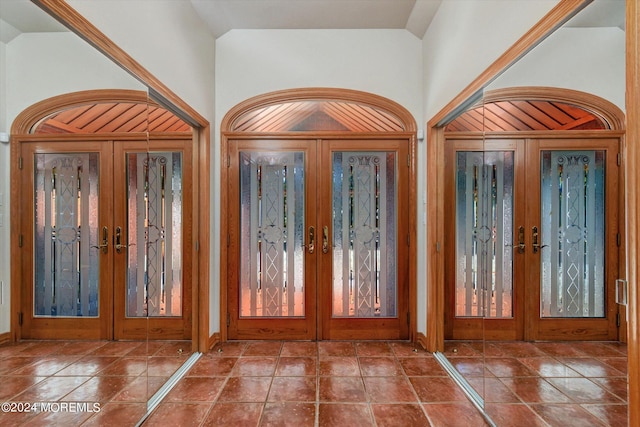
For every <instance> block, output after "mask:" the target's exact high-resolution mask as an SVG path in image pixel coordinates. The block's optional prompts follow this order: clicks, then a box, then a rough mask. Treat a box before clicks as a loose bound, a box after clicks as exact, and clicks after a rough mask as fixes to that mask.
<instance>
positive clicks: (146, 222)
mask: <svg viewBox="0 0 640 427" xmlns="http://www.w3.org/2000/svg"><path fill="white" fill-rule="evenodd" d="M182 191H183V188H182V153H180V152H149V153H128V154H127V218H128V224H127V233H126V235H127V237H128V243H127V242H124V241H123V242H122V243H123V244H126V245H127V246H126V251H127V317H147V316H148V317H177V316H181V315H182V286H183V283H182V281H183V280H182V263H183V259H182V244H183V243H182V232H183V231H182ZM116 234H117V230H116ZM123 238H124V237H123Z"/></svg>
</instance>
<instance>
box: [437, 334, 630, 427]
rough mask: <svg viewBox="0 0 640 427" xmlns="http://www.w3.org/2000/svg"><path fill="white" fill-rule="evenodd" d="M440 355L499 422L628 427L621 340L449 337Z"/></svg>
mask: <svg viewBox="0 0 640 427" xmlns="http://www.w3.org/2000/svg"><path fill="white" fill-rule="evenodd" d="M444 353H445V355H446V356H447V358H448V359H449V361H450V362H451V364H452V365H453V366H455V367H456V368H457V369H458V371H459V372H460V373H461V374H462V375H463V376H464V377H465V379H466V380H467V381H468V382H469V383H470V384H471V385H472V386H473V387H474V389H475V390H476V391H478V392H479V394H480V395H481V396H484V398H485V401H486V411H487V413H488V414H489V416H490V417H491V419H492V420H493V421H494V422H495V423H496V425H498V426H523V425H527V426H552V427H555V426H558V427H560V426H562V427H571V426H589V427H592V426H593V427H596V426H598V427H602V426H611V427H618V426H619V427H625V426H627V390H628V385H627V348H626V345H624V344H620V343H616V342H571V343H566V342H557V343H555V342H554V343H551V342H541V343H529V342H486V343H484V344H483V343H482V342H472V341H469V342H465V341H450V342H447V343H445V352H444ZM483 361H484V364H483Z"/></svg>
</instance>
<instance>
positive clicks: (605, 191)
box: [528, 139, 619, 340]
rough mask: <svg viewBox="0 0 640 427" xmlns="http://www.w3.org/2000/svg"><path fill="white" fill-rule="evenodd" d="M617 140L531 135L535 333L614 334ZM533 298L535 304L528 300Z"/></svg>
mask: <svg viewBox="0 0 640 427" xmlns="http://www.w3.org/2000/svg"><path fill="white" fill-rule="evenodd" d="M617 153H618V142H617V141H616V140H610V139H609V140H607V139H603V140H598V139H591V140H588V141H581V144H580V148H579V149H574V148H572V147H570V144H568V143H566V142H565V141H558V140H540V141H532V142H531V144H530V150H529V156H530V158H531V159H532V163H533V162H537V164H538V165H539V166H538V167H539V168H540V178H539V180H537V186H536V200H539V201H540V202H539V205H538V206H536V205H535V204H532V205H531V207H530V208H529V212H531V213H532V216H531V218H530V220H529V224H528V228H529V230H528V232H530V233H531V255H530V259H531V260H532V262H531V264H530V265H531V267H530V268H531V271H530V272H529V273H528V275H529V277H531V278H532V280H534V278H535V283H539V284H540V285H539V287H538V288H536V290H535V292H534V293H533V294H532V297H531V299H530V301H532V306H531V311H532V315H533V316H534V317H535V322H532V329H531V331H530V335H531V337H532V338H533V339H605V340H606V339H615V338H617V327H616V324H615V315H616V312H617V308H616V305H615V296H614V292H615V280H616V278H617V277H618V256H617V253H618V247H617V242H616V241H617V238H616V236H617V234H618V232H619V229H618V215H617V211H618V173H619V167H618V165H617ZM533 301H537V306H533Z"/></svg>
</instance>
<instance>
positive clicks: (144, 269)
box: [20, 138, 192, 340]
mask: <svg viewBox="0 0 640 427" xmlns="http://www.w3.org/2000/svg"><path fill="white" fill-rule="evenodd" d="M189 142H190V141H182V140H173V141H172V140H158V141H147V140H144V141H135V140H128V141H113V140H99V141H97V140H94V141H89V142H82V143H79V142H65V141H55V140H52V139H50V138H48V140H47V141H46V142H22V143H21V144H20V147H21V157H22V159H23V165H24V166H23V169H22V171H21V177H22V192H21V204H22V207H23V214H24V218H23V221H22V224H23V226H22V232H21V234H22V241H23V250H24V251H25V254H26V255H27V256H26V257H25V259H26V260H27V261H26V262H25V263H24V265H23V266H22V277H23V279H24V287H23V295H22V316H21V317H22V331H21V332H22V337H23V338H39V339H40V338H47V339H116V340H119V339H147V338H150V339H188V338H190V337H191V314H190V313H191V310H190V306H191V296H190V286H188V284H189V283H190V280H191V279H190V277H191V272H190V264H189V263H188V262H184V260H185V259H186V258H185V255H186V253H187V251H188V248H189V247H190V244H191V241H192V237H191V227H190V223H191V220H190V217H191V214H190V211H191V208H190V207H191V194H190V192H189V191H186V190H188V189H189V188H191V179H192V178H191V152H190V144H189Z"/></svg>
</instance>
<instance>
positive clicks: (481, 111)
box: [445, 100, 609, 132]
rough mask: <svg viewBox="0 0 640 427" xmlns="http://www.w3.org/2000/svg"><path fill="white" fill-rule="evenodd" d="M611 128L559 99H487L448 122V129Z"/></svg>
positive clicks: (594, 116)
mask: <svg viewBox="0 0 640 427" xmlns="http://www.w3.org/2000/svg"><path fill="white" fill-rule="evenodd" d="M585 129H589V130H593V129H609V126H607V124H606V123H605V121H604V120H602V119H601V118H600V117H598V116H596V115H595V114H593V113H591V112H590V111H588V110H585V109H583V108H581V107H577V106H575V105H571V104H567V103H564V102H558V101H546V100H545V101H540V100H508V101H494V102H485V103H483V104H481V105H478V106H476V107H475V108H472V109H470V110H468V111H466V112H464V113H463V114H462V115H460V116H459V117H457V118H456V119H455V120H453V121H452V122H451V123H449V125H447V127H446V129H445V131H447V132H483V131H484V132H509V131H541V130H542V131H547V130H585Z"/></svg>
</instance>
